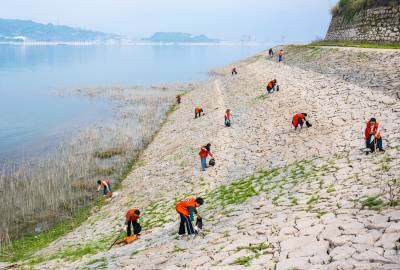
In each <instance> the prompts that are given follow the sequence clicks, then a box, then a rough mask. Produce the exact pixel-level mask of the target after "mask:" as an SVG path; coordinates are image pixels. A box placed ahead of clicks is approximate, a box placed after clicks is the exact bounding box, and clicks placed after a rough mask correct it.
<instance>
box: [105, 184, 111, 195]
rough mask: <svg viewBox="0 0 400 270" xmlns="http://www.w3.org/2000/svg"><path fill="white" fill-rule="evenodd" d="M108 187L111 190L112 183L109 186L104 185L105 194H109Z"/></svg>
mask: <svg viewBox="0 0 400 270" xmlns="http://www.w3.org/2000/svg"><path fill="white" fill-rule="evenodd" d="M108 189H110V191H111V185H108V188H107V187H106V186H104V187H103V195H107V193H108Z"/></svg>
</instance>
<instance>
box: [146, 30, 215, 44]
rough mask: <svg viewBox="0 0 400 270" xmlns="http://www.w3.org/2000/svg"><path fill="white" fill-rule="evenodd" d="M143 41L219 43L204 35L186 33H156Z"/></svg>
mask: <svg viewBox="0 0 400 270" xmlns="http://www.w3.org/2000/svg"><path fill="white" fill-rule="evenodd" d="M143 40H147V41H153V42H194V43H198V42H200V43H202V42H219V40H218V39H210V38H208V37H207V36H205V35H199V36H195V35H192V34H188V33H178V32H157V33H154V34H153V35H152V36H151V37H150V38H145V39H143Z"/></svg>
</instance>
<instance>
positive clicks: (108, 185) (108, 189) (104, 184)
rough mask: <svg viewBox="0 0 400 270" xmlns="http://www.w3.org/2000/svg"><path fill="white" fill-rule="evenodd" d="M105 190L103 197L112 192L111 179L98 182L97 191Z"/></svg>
mask: <svg viewBox="0 0 400 270" xmlns="http://www.w3.org/2000/svg"><path fill="white" fill-rule="evenodd" d="M102 188H103V195H104V196H106V195H107V194H109V193H110V192H111V180H110V179H103V180H99V181H97V191H100V189H102Z"/></svg>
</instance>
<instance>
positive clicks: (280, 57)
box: [278, 49, 284, 62]
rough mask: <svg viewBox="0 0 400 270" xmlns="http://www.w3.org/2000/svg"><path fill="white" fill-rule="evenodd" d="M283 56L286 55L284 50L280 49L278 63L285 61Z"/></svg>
mask: <svg viewBox="0 0 400 270" xmlns="http://www.w3.org/2000/svg"><path fill="white" fill-rule="evenodd" d="M283 55H284V52H283V49H280V50H279V52H278V62H282V61H283Z"/></svg>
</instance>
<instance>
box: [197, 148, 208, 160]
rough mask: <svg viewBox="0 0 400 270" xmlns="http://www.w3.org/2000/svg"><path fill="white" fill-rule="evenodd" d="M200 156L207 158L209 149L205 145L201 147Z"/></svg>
mask: <svg viewBox="0 0 400 270" xmlns="http://www.w3.org/2000/svg"><path fill="white" fill-rule="evenodd" d="M199 156H200V157H201V158H206V157H207V156H208V151H207V149H205V148H204V147H202V148H201V149H200V152H199Z"/></svg>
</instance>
